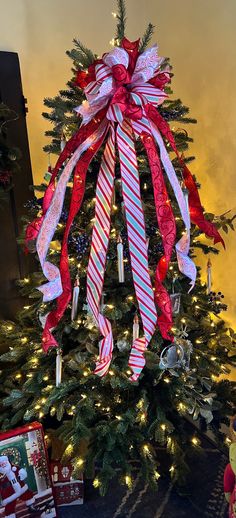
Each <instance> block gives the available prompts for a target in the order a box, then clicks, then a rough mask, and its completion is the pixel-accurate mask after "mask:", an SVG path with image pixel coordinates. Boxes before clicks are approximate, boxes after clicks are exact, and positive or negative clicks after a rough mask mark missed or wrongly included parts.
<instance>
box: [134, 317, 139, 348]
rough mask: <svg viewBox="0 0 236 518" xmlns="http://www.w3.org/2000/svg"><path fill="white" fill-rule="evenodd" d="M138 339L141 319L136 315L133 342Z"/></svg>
mask: <svg viewBox="0 0 236 518" xmlns="http://www.w3.org/2000/svg"><path fill="white" fill-rule="evenodd" d="M137 338H139V319H138V315H134V320H133V342H134V340H136V339H137Z"/></svg>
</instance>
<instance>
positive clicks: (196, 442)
mask: <svg viewBox="0 0 236 518" xmlns="http://www.w3.org/2000/svg"><path fill="white" fill-rule="evenodd" d="M191 442H192V444H193V445H194V446H198V445H199V444H200V441H199V439H198V438H197V437H193V438H192V439H191Z"/></svg>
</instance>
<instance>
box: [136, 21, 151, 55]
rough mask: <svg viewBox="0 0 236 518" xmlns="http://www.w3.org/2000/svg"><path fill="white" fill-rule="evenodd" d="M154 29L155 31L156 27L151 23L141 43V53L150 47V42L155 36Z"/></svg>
mask: <svg viewBox="0 0 236 518" xmlns="http://www.w3.org/2000/svg"><path fill="white" fill-rule="evenodd" d="M154 29H155V25H152V23H149V24H148V26H147V28H146V31H145V33H144V35H143V37H142V39H141V42H140V49H139V51H140V52H143V51H144V50H145V49H146V47H147V46H148V43H149V42H150V40H151V37H152V35H153V34H154Z"/></svg>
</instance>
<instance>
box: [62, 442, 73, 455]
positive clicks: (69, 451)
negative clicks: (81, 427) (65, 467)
mask: <svg viewBox="0 0 236 518" xmlns="http://www.w3.org/2000/svg"><path fill="white" fill-rule="evenodd" d="M73 449H74V447H73V444H71V443H70V444H68V446H67V447H66V449H65V452H64V453H65V455H70V454H71V453H72V451H73Z"/></svg>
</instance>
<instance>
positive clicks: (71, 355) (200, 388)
mask: <svg viewBox="0 0 236 518" xmlns="http://www.w3.org/2000/svg"><path fill="white" fill-rule="evenodd" d="M116 18H117V20H118V24H117V33H116V36H115V39H114V41H113V44H114V45H116V46H119V45H120V42H121V40H122V38H123V36H124V28H125V5H124V2H123V1H122V0H120V1H119V2H118V14H117V15H116ZM152 33H153V26H152V25H149V27H148V29H147V31H146V33H145V35H144V37H143V39H142V41H141V44H140V46H141V49H142V51H143V50H144V49H145V48H146V47H147V44H148V42H149V40H150V38H151V36H152ZM67 54H68V56H69V57H70V58H71V59H72V61H73V69H72V70H73V78H72V80H70V81H69V82H68V85H67V89H66V90H62V91H60V92H59V95H57V96H56V97H55V98H53V99H46V100H45V105H46V107H47V108H49V109H50V111H48V112H46V113H44V117H45V118H47V119H48V120H50V121H51V122H52V129H51V130H50V131H47V135H48V136H49V137H50V138H51V143H50V144H49V145H48V146H46V148H45V151H46V152H47V153H49V152H50V153H56V154H59V153H60V150H61V149H62V148H63V147H64V144H65V142H64V141H65V140H68V139H69V138H70V137H72V136H73V135H74V134H75V132H76V131H77V129H78V115H77V114H76V112H75V111H74V109H75V108H76V107H77V106H78V105H80V104H81V102H82V101H83V99H84V93H83V90H82V89H81V88H80V87H79V86H78V84H76V80H75V77H76V75H77V73H78V71H79V75H80V79H81V76H83V74H85V75H86V70H87V68H88V67H89V66H90V65H91V64H92V63H93V61H94V59H96V58H97V56H94V55H93V53H92V52H91V51H90V50H88V49H87V48H85V47H84V46H83V45H82V44H81V42H80V41H78V40H74V48H73V50H71V51H70V52H68V53H67ZM165 65H166V63H165ZM166 92H167V93H168V94H171V90H170V87H166ZM158 110H159V113H161V115H162V117H163V118H164V119H165V120H166V121H168V123H169V124H170V126H171V127H172V131H173V133H174V136H175V141H176V144H177V148H178V151H179V153H183V152H186V151H187V150H188V145H189V143H190V142H191V141H192V139H191V137H190V136H189V135H188V133H187V131H186V130H185V129H183V128H182V125H184V124H186V123H195V122H196V121H195V120H194V119H192V118H190V116H189V110H188V108H187V107H185V106H184V105H183V104H182V102H181V101H180V100H179V99H178V100H172V98H171V99H170V98H169V99H167V100H166V101H164V103H163V104H162V105H161V106H159V107H158ZM180 126H181V129H179V128H180ZM174 127H175V128H178V129H174ZM167 146H168V144H167ZM103 150H104V147H103V148H102V151H99V152H98V153H97V154H96V156H95V157H94V159H93V160H92V162H91V164H90V166H89V173H88V177H87V181H86V191H85V196H84V201H83V205H82V208H81V210H80V212H79V213H78V215H77V216H76V219H75V221H74V223H73V224H72V227H71V231H70V234H69V238H68V250H69V265H70V274H71V278H72V279H73V280H74V281H76V279H77V278H78V277H79V279H80V288H79V290H80V291H79V297H78V307H77V308H76V307H74V308H73V311H75V310H76V309H77V311H76V314H77V316H76V318H74V315H73V319H72V318H71V305H69V306H68V308H67V310H66V312H65V314H64V317H63V318H62V319H61V321H60V323H59V325H58V327H57V328H56V329H55V331H54V333H53V334H54V336H55V338H56V340H57V342H58V344H59V352H58V353H56V350H55V349H53V348H51V349H50V350H49V352H48V353H47V354H45V352H44V351H43V350H42V347H41V333H42V325H43V326H44V324H45V319H46V315H47V314H48V313H49V312H50V311H51V309H52V308H55V303H54V302H50V303H47V304H46V303H44V302H42V296H41V294H40V293H39V291H37V290H36V289H35V288H36V287H38V286H39V285H40V284H42V282H43V280H44V277H43V275H42V273H41V272H40V271H39V272H36V273H35V274H34V275H32V276H30V277H28V278H25V279H22V281H21V282H20V283H19V284H20V288H21V290H22V294H23V295H24V296H25V295H26V294H28V296H29V303H28V305H27V306H25V307H24V309H23V310H22V312H21V313H20V314H19V316H18V318H17V320H16V321H15V322H2V323H1V335H0V337H1V343H2V344H4V346H5V347H6V346H8V351H7V352H6V353H4V354H3V355H2V356H1V366H2V367H1V368H2V370H1V385H2V389H1V405H2V412H1V424H2V427H3V428H10V427H12V426H15V425H17V424H19V423H22V422H25V421H26V422H29V421H31V420H33V419H38V420H42V421H43V423H44V424H45V427H46V428H50V430H51V431H50V433H51V437H53V435H54V434H56V435H57V436H58V437H59V438H60V439H61V440H62V441H63V445H64V453H63V455H62V461H67V460H69V459H70V460H71V461H72V463H73V465H74V469H75V471H76V470H81V466H83V468H84V469H85V470H86V472H87V473H88V474H89V473H90V474H91V473H93V470H94V468H95V471H96V476H95V478H94V486H95V487H99V489H100V491H101V493H102V494H104V492H105V491H106V490H107V487H108V484H109V480H110V479H111V478H112V477H114V476H115V475H116V474H117V473H118V476H119V479H120V482H121V483H126V484H127V485H128V486H129V485H131V484H132V477H133V473H134V471H135V470H137V469H138V470H140V471H141V472H142V474H143V477H144V478H145V480H146V481H148V482H149V483H150V484H152V485H155V484H156V483H157V480H158V478H159V476H160V475H168V476H171V477H173V478H174V479H175V480H176V481H179V482H181V481H182V480H183V479H184V476H185V475H186V473H187V472H188V461H189V459H190V457H191V454H192V453H193V452H194V451H196V450H197V452H200V450H201V440H200V437H199V436H198V434H197V432H196V434H195V433H193V431H192V427H189V420H192V422H193V423H194V422H196V423H199V422H202V421H203V420H204V421H205V423H206V425H207V427H208V428H209V429H211V430H212V431H213V432H214V433H215V437H216V438H218V439H219V440H222V434H221V433H220V426H221V424H222V423H227V419H228V417H227V416H229V415H231V414H232V413H234V405H235V400H236V396H235V388H234V384H233V383H230V382H229V381H227V380H225V379H222V375H227V374H228V373H229V371H230V365H235V352H236V351H235V343H236V334H235V333H234V331H233V330H232V329H231V328H228V327H227V325H226V324H225V322H224V320H223V319H222V318H221V316H220V310H224V309H226V307H225V305H224V304H222V300H221V294H220V295H219V296H217V295H216V294H212V293H210V294H208V293H207V291H208V292H209V291H210V286H208V290H207V286H206V285H205V283H203V282H202V279H201V272H200V269H198V275H197V280H196V284H195V287H194V290H193V291H191V292H190V293H189V282H188V280H187V279H186V277H184V275H183V274H181V273H180V272H179V270H178V265H177V260H176V257H175V255H174V254H173V255H172V258H171V263H170V267H169V272H168V273H167V276H166V280H165V286H166V288H167V289H168V291H169V292H170V293H172V304H173V312H174V326H173V328H172V331H173V334H174V337H175V345H174V346H173V345H171V342H170V341H168V340H163V337H162V336H161V333H160V331H159V330H158V329H156V332H155V334H154V336H153V338H152V340H151V343H150V345H149V347H148V350H147V351H146V353H145V359H146V366H145V368H144V370H143V371H142V373H141V375H140V377H139V380H138V381H136V382H135V383H131V382H130V379H129V378H130V375H131V370H130V369H129V368H127V358H128V355H129V350H130V347H131V343H132V336H133V335H136V336H137V335H138V333H141V321H140V318H139V312H138V304H137V300H136V297H135V292H134V287H133V280H132V273H131V265H130V254H129V249H128V239H127V230H126V221H125V216H124V210H123V197H122V192H121V182H120V176H119V163H118V160H117V163H116V174H117V176H116V181H115V191H114V194H113V205H112V220H111V232H110V242H109V249H108V256H107V263H106V272H105V284H104V288H103V297H102V301H101V302H102V308H101V311H102V313H103V315H104V316H105V317H107V318H108V319H109V321H110V322H111V324H112V329H113V336H114V343H115V347H114V352H113V358H112V363H111V366H110V369H109V371H108V373H107V375H106V376H104V377H102V378H99V377H97V376H96V375H95V374H94V373H93V371H94V366H95V362H96V359H97V355H98V342H99V332H98V329H97V326H96V325H95V322H94V319H93V316H92V314H91V312H89V311H88V307H87V303H86V277H87V264H88V258H89V251H90V244H91V235H92V227H93V223H94V206H95V190H96V182H97V176H98V171H99V167H100V163H101V159H102V152H103ZM136 151H137V156H138V166H139V174H140V181H141V195H142V201H143V208H144V212H145V223H146V235H147V239H148V259H149V268H150V272H151V276H152V277H153V276H154V271H155V268H156V264H157V262H158V260H159V259H160V258H161V257H162V256H163V246H162V242H161V235H160V231H159V229H158V227H157V224H156V220H155V208H154V201H153V188H152V184H151V177H150V169H149V165H148V160H147V155H146V153H145V150H144V147H143V145H142V144H141V142H140V141H137V144H136ZM169 151H170V153H171V149H170V146H169ZM171 159H172V162H173V165H174V167H175V169H176V172H177V176H178V178H179V180H180V181H181V180H182V176H181V167H180V165H179V161H178V160H177V158H175V157H174V155H173V154H171ZM192 160H193V157H192V156H188V157H186V158H185V159H184V161H185V163H186V162H191V161H192ZM45 189H46V183H42V184H41V185H40V186H36V187H35V190H36V192H37V193H38V197H37V198H35V200H34V201H33V202H30V204H29V210H30V217H29V220H30V219H33V217H35V216H40V214H41V211H42V198H41V196H42V193H44V192H45ZM71 189H72V187H71V185H70V184H69V185H68V186H67V189H66V197H65V203H64V207H63V211H62V213H61V218H60V222H59V224H58V226H57V229H56V234H55V235H54V238H53V241H52V242H51V245H50V252H49V260H50V261H53V263H54V264H55V265H58V264H59V259H60V249H61V242H62V236H63V233H64V230H65V225H66V221H67V218H68V212H69V203H70V198H71ZM168 191H169V198H170V200H171V205H172V206H173V208H174V213H175V221H176V226H177V234H178V236H181V235H182V233H183V232H184V226H183V223H182V221H181V218H180V214H179V210H178V206H177V203H176V201H175V198H174V196H173V192H172V191H171V188H170V186H169V185H168ZM205 217H206V219H207V220H208V221H210V222H212V221H214V222H215V224H216V227H217V228H218V229H223V230H225V231H227V230H228V228H233V223H232V221H233V218H230V217H229V216H228V215H227V214H225V215H222V216H219V217H218V216H214V215H213V214H208V213H205ZM191 235H192V247H191V251H190V255H191V258H194V257H195V253H196V251H197V250H198V249H200V250H202V252H203V253H204V254H217V253H218V252H219V250H218V248H216V247H215V246H214V245H212V243H211V242H209V241H208V240H206V239H205V237H204V235H203V234H202V232H201V231H200V230H199V229H198V228H197V227H195V226H192V230H191ZM121 240H122V244H123V259H124V262H123V265H124V279H125V282H122V283H120V282H119V279H118V264H117V241H119V242H121ZM122 274H123V272H122ZM77 288H78V286H77ZM77 291H78V289H77ZM166 347H168V348H167V349H165V348H166ZM171 347H172V348H173V349H171ZM163 350H164V354H163ZM169 351H172V353H173V354H172V355H170V354H169ZM56 357H57V360H56ZM61 357H62V360H63V368H62V379H61V380H60V377H61V372H60V369H61V365H60V362H61ZM56 363H57V368H56ZM56 370H57V373H56ZM56 374H57V383H56ZM56 385H57V386H56ZM53 430H54V431H53Z"/></svg>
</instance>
